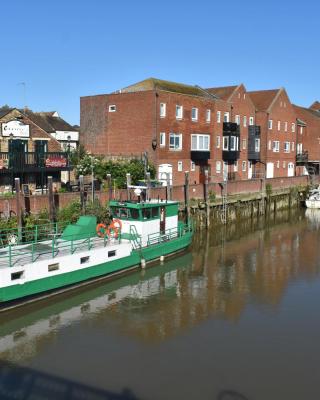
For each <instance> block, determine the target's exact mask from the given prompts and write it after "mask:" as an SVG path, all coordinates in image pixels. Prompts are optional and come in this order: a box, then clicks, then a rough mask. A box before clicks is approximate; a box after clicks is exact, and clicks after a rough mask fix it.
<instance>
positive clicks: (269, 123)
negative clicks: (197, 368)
mask: <svg viewBox="0 0 320 400" xmlns="http://www.w3.org/2000/svg"><path fill="white" fill-rule="evenodd" d="M268 129H272V119H269V121H268Z"/></svg>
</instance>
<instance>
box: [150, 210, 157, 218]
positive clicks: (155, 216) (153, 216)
mask: <svg viewBox="0 0 320 400" xmlns="http://www.w3.org/2000/svg"><path fill="white" fill-rule="evenodd" d="M151 210H152V218H159V207H153V208H152V209H151Z"/></svg>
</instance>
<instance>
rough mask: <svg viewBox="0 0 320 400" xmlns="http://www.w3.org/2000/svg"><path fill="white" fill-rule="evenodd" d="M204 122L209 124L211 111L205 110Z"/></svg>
mask: <svg viewBox="0 0 320 400" xmlns="http://www.w3.org/2000/svg"><path fill="white" fill-rule="evenodd" d="M206 122H211V110H209V109H208V110H206Z"/></svg>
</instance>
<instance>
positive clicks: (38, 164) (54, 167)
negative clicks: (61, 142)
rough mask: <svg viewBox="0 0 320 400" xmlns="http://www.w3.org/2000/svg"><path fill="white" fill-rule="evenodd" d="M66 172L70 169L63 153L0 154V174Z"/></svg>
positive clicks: (66, 155)
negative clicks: (44, 171) (43, 171)
mask: <svg viewBox="0 0 320 400" xmlns="http://www.w3.org/2000/svg"><path fill="white" fill-rule="evenodd" d="M39 169H41V170H46V171H48V170H49V171H67V170H70V169H71V165H70V160H69V157H68V153H65V152H45V153H41V152H40V153H35V152H23V153H22V152H0V173H6V172H8V171H9V172H37V171H39Z"/></svg>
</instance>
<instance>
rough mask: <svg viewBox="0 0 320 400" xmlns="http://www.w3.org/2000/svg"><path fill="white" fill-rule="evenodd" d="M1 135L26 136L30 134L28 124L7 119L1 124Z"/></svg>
mask: <svg viewBox="0 0 320 400" xmlns="http://www.w3.org/2000/svg"><path fill="white" fill-rule="evenodd" d="M2 136H13V137H23V138H28V137H29V136H30V126H29V125H26V124H24V123H22V122H21V121H9V122H6V123H3V124H2Z"/></svg>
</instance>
